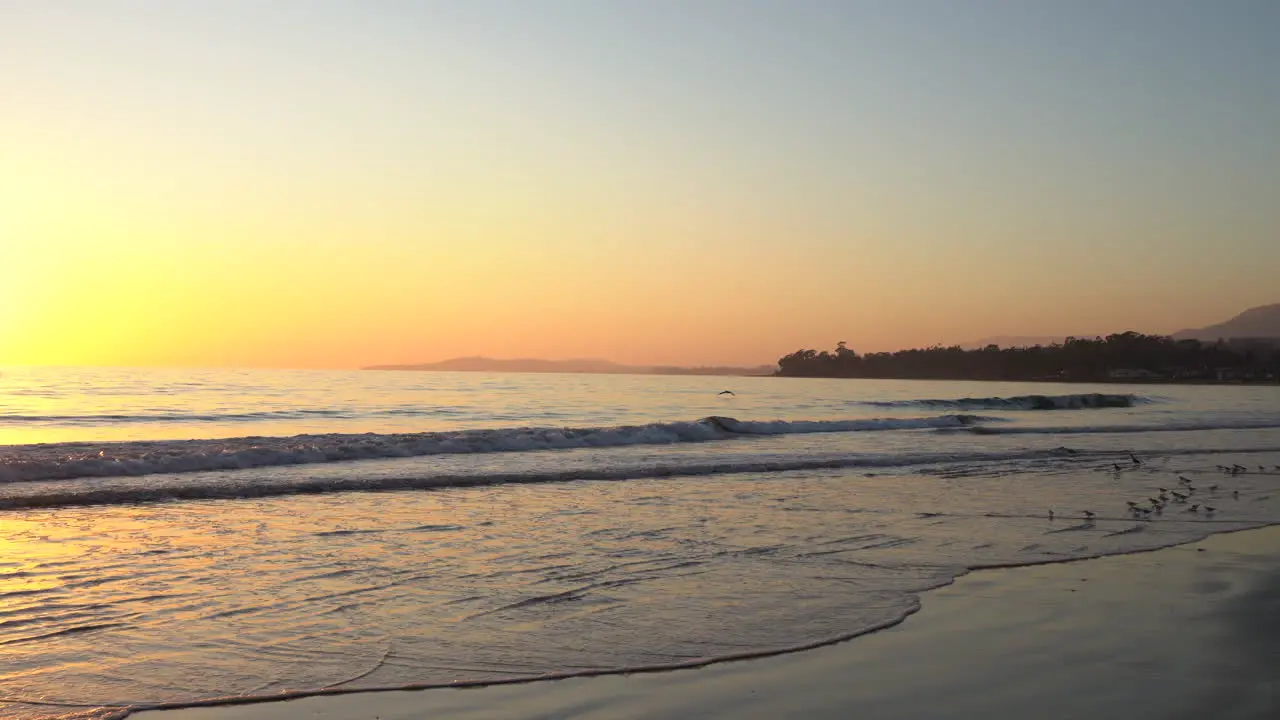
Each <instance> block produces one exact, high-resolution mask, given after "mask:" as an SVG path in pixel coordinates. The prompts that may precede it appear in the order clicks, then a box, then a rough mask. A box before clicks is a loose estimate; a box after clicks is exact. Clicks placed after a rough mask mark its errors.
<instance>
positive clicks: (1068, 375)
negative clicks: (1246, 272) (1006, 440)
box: [775, 331, 1280, 382]
mask: <svg viewBox="0 0 1280 720" xmlns="http://www.w3.org/2000/svg"><path fill="white" fill-rule="evenodd" d="M775 374H776V375H779V376H784V377H837V378H902V379H929V380H1058V381H1061V380H1067V381H1090V382H1106V381H1126V382H1128V381H1236V382H1276V379H1277V377H1280V341H1276V340H1266V339H1259V340H1218V341H1216V342H1201V341H1199V340H1190V339H1188V340H1175V339H1173V338H1171V337H1167V336H1163V335H1144V334H1142V333H1138V332H1132V331H1130V332H1124V333H1117V334H1113V335H1108V336H1106V337H1094V338H1074V337H1069V338H1066V340H1065V341H1064V342H1061V343H1054V344H1051V345H1031V346H1026V347H1000V346H997V345H987V346H986V347H982V348H978V349H973V350H966V349H964V348H961V347H959V346H950V347H942V346H934V347H928V348H919V349H912V350H899V351H897V352H879V353H868V354H864V355H863V354H858V353H857V352H855V351H854V350H852V349H850V348H849V347H848V345H847V343H845V342H840V343H838V344H837V345H836V347H835V350H833V351H828V350H823V351H817V350H797V351H796V352H793V353H791V354H790V355H786V356H784V357H782V358H781V359H779V360H778V370H777V372H776V373H775Z"/></svg>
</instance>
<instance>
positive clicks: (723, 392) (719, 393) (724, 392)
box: [716, 390, 736, 397]
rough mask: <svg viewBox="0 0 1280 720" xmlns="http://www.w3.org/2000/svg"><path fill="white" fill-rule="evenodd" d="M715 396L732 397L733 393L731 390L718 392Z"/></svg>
mask: <svg viewBox="0 0 1280 720" xmlns="http://www.w3.org/2000/svg"><path fill="white" fill-rule="evenodd" d="M716 394H717V395H734V392H733V391H732V390H721V391H720V392H718V393H716ZM735 397H736V395H735Z"/></svg>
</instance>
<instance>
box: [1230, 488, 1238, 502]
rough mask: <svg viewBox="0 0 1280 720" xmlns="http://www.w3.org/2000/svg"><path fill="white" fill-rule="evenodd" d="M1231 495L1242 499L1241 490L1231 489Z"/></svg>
mask: <svg viewBox="0 0 1280 720" xmlns="http://www.w3.org/2000/svg"><path fill="white" fill-rule="evenodd" d="M1231 497H1233V498H1235V499H1236V500H1239V499H1240V491H1239V490H1232V491H1231Z"/></svg>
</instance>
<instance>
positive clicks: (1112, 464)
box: [1111, 463, 1124, 472]
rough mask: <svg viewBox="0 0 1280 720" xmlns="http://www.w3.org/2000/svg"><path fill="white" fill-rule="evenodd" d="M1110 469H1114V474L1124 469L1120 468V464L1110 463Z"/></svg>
mask: <svg viewBox="0 0 1280 720" xmlns="http://www.w3.org/2000/svg"><path fill="white" fill-rule="evenodd" d="M1111 467H1113V468H1115V469H1116V472H1120V471H1121V470H1123V469H1124V468H1122V467H1120V464H1119V463H1111Z"/></svg>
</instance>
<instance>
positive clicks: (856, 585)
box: [0, 368, 1280, 719]
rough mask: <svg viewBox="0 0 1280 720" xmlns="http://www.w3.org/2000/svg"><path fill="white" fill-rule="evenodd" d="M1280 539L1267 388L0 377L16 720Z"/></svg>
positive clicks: (860, 616) (604, 666) (7, 676)
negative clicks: (1199, 543)
mask: <svg viewBox="0 0 1280 720" xmlns="http://www.w3.org/2000/svg"><path fill="white" fill-rule="evenodd" d="M725 390H728V391H731V392H732V393H733V394H722V391H725ZM1224 468H1226V469H1224ZM1174 493H1179V494H1181V495H1185V496H1187V499H1186V501H1179V499H1178V497H1177V496H1176V495H1174ZM1162 494H1163V495H1164V497H1165V498H1166V500H1165V501H1163V502H1161V495H1162ZM1153 499H1154V500H1156V501H1157V503H1152V500H1153ZM1130 502H1132V503H1134V504H1136V505H1137V506H1138V507H1140V508H1143V510H1140V511H1133V510H1130V509H1129V506H1128V505H1127V503H1130ZM1210 508H1213V509H1212V510H1210ZM1090 515H1092V517H1090ZM1277 521H1280V387H1276V386H1236V385H1203V386H1175V385H1135V386H1123V385H1098V386H1086V385H1078V384H1032V383H987V382H925V381H885V380H821V379H790V378H743V377H668V376H647V375H532V374H525V375H517V374H505V375H497V374H495V375H486V374H473V373H415V372H356V371H352V372H339V371H261V370H245V371H228V370H207V371H199V370H154V369H148V370H129V369H29V368H5V369H0V717H3V718H23V719H35V718H40V719H48V718H70V717H75V718H112V717H122V716H124V715H127V714H128V713H129V711H131V710H133V709H138V708H145V707H156V706H162V707H163V706H183V705H190V704H198V703H202V702H220V701H225V700H228V699H230V700H239V699H245V698H255V697H280V696H282V695H283V696H289V695H306V694H323V693H338V692H348V691H357V690H364V689H392V688H411V687H429V686H436V685H451V684H453V685H456V684H483V683H497V682H518V681H527V680H531V679H539V678H549V677H563V676H571V675H582V674H597V673H609V672H621V671H627V670H636V669H648V668H677V667H685V666H694V665H699V664H704V663H707V662H711V661H716V660H721V659H732V658H744V657H753V656H759V655H766V654H772V653H778V652H784V651H788V650H795V649H800V648H806V647H813V646H817V645H821V644H824V643H829V642H833V641H836V640H840V639H847V638H850V637H854V636H857V635H859V634H863V633H866V632H869V631H872V630H875V629H877V628H881V627H885V626H887V625H891V624H894V623H897V622H900V621H901V620H902V619H903V618H905V617H906V616H908V615H909V614H911V613H912V612H914V611H915V610H916V609H917V608H918V607H919V597H920V593H922V592H924V591H927V590H929V589H931V588H936V587H940V586H942V585H945V584H948V583H950V582H951V581H952V580H954V579H955V578H956V577H958V576H960V575H962V574H964V573H966V572H968V571H970V570H972V569H975V568H983V567H994V566H1007V565H1021V564H1034V563H1044V562H1057V561H1065V560H1071V559H1079V558H1086V557H1093V556H1098V555H1105V554H1115V553H1129V552H1138V551H1143V550H1151V549H1155V548H1159V547H1165V546H1169V545H1173V544H1178V543H1183V542H1188V541H1191V540H1195V539H1199V538H1202V537H1204V536H1206V535H1209V534H1211V533H1215V532H1226V531H1231V530H1238V529H1244V528H1249V527H1257V526H1261V525H1265V524H1271V523H1275V522H1277Z"/></svg>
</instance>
